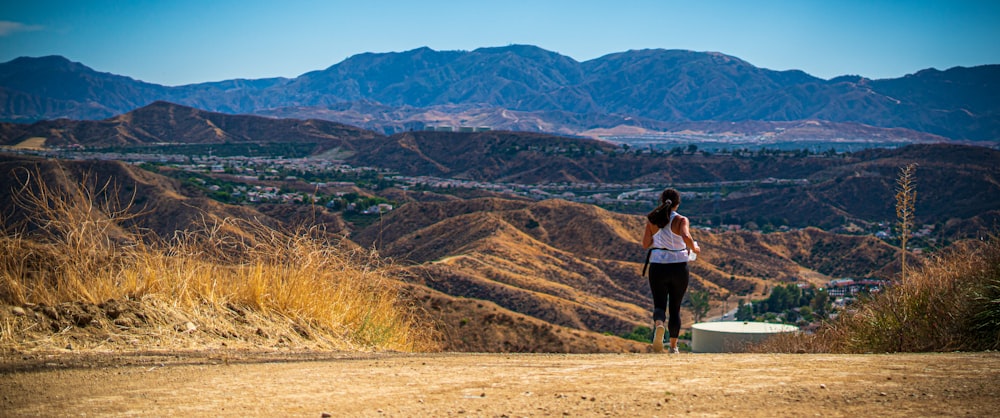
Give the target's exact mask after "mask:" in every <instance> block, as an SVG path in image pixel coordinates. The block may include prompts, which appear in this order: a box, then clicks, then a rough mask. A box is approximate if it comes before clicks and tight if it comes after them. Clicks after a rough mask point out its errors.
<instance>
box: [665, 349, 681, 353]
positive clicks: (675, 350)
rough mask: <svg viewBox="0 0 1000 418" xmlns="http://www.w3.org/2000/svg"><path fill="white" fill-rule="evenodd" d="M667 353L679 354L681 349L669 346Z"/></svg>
mask: <svg viewBox="0 0 1000 418" xmlns="http://www.w3.org/2000/svg"><path fill="white" fill-rule="evenodd" d="M668 353H670V354H680V353H681V350H680V349H679V348H677V347H674V348H671V349H670V351H668Z"/></svg>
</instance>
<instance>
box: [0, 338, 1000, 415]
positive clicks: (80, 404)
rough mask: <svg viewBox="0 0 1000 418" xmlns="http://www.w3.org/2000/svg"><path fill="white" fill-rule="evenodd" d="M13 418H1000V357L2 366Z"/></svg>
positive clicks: (325, 357)
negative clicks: (127, 417) (65, 417)
mask: <svg viewBox="0 0 1000 418" xmlns="http://www.w3.org/2000/svg"><path fill="white" fill-rule="evenodd" d="M4 356H5V357H3V358H0V373H2V375H0V394H2V395H0V396H2V399H0V402H2V403H0V415H2V416H63V415H76V416H80V415H87V416H94V415H101V416H120V415H130V416H306V417H321V416H324V414H327V415H329V416H335V417H336V416H372V417H381V416H401V417H409V416H433V417H447V416H483V417H501V416H507V417H517V416H629V417H634V416H646V417H649V416H659V417H666V416H676V415H690V416H768V417H772V416H790V417H791V416H794V417H800V416H851V417H856V416H906V417H913V416H978V417H985V416H995V414H996V413H997V411H1000V354H998V353H995V352H994V353H946V354H897V355H811V354H810V355H806V354H799V355H796V354H679V355H667V354H597V355H566V354H421V355H411V354H299V355H288V354H271V355H268V354H256V355H241V354H232V353H228V354H226V353H223V354H218V353H214V354H210V353H166V354H143V355H121V354H117V355H115V354H91V355H75V356H72V357H67V355H65V354H60V355H51V356H45V355H29V356H24V355H7V354H5V355H4Z"/></svg>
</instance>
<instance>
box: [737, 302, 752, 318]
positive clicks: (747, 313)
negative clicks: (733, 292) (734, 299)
mask: <svg viewBox="0 0 1000 418" xmlns="http://www.w3.org/2000/svg"><path fill="white" fill-rule="evenodd" d="M736 320H737V321H753V305H751V304H748V303H743V300H740V306H739V307H738V308H737V309H736Z"/></svg>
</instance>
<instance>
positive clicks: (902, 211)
mask: <svg viewBox="0 0 1000 418" xmlns="http://www.w3.org/2000/svg"><path fill="white" fill-rule="evenodd" d="M916 171H917V164H916V163H911V164H907V165H905V166H903V167H901V168H900V169H899V177H897V178H896V218H897V220H898V222H897V227H898V230H899V240H900V248H901V250H902V251H900V265H901V266H902V267H901V280H904V281H905V280H906V252H907V249H906V243H907V241H909V238H910V233H911V231H913V213H914V210H915V209H916V202H917V184H916Z"/></svg>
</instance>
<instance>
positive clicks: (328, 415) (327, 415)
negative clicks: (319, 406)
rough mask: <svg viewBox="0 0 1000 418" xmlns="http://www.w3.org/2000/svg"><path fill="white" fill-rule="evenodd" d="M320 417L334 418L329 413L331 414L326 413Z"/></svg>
mask: <svg viewBox="0 0 1000 418" xmlns="http://www.w3.org/2000/svg"><path fill="white" fill-rule="evenodd" d="M319 416H320V418H330V417H332V416H333V415H330V413H329V412H324V413H322V414H319Z"/></svg>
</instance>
